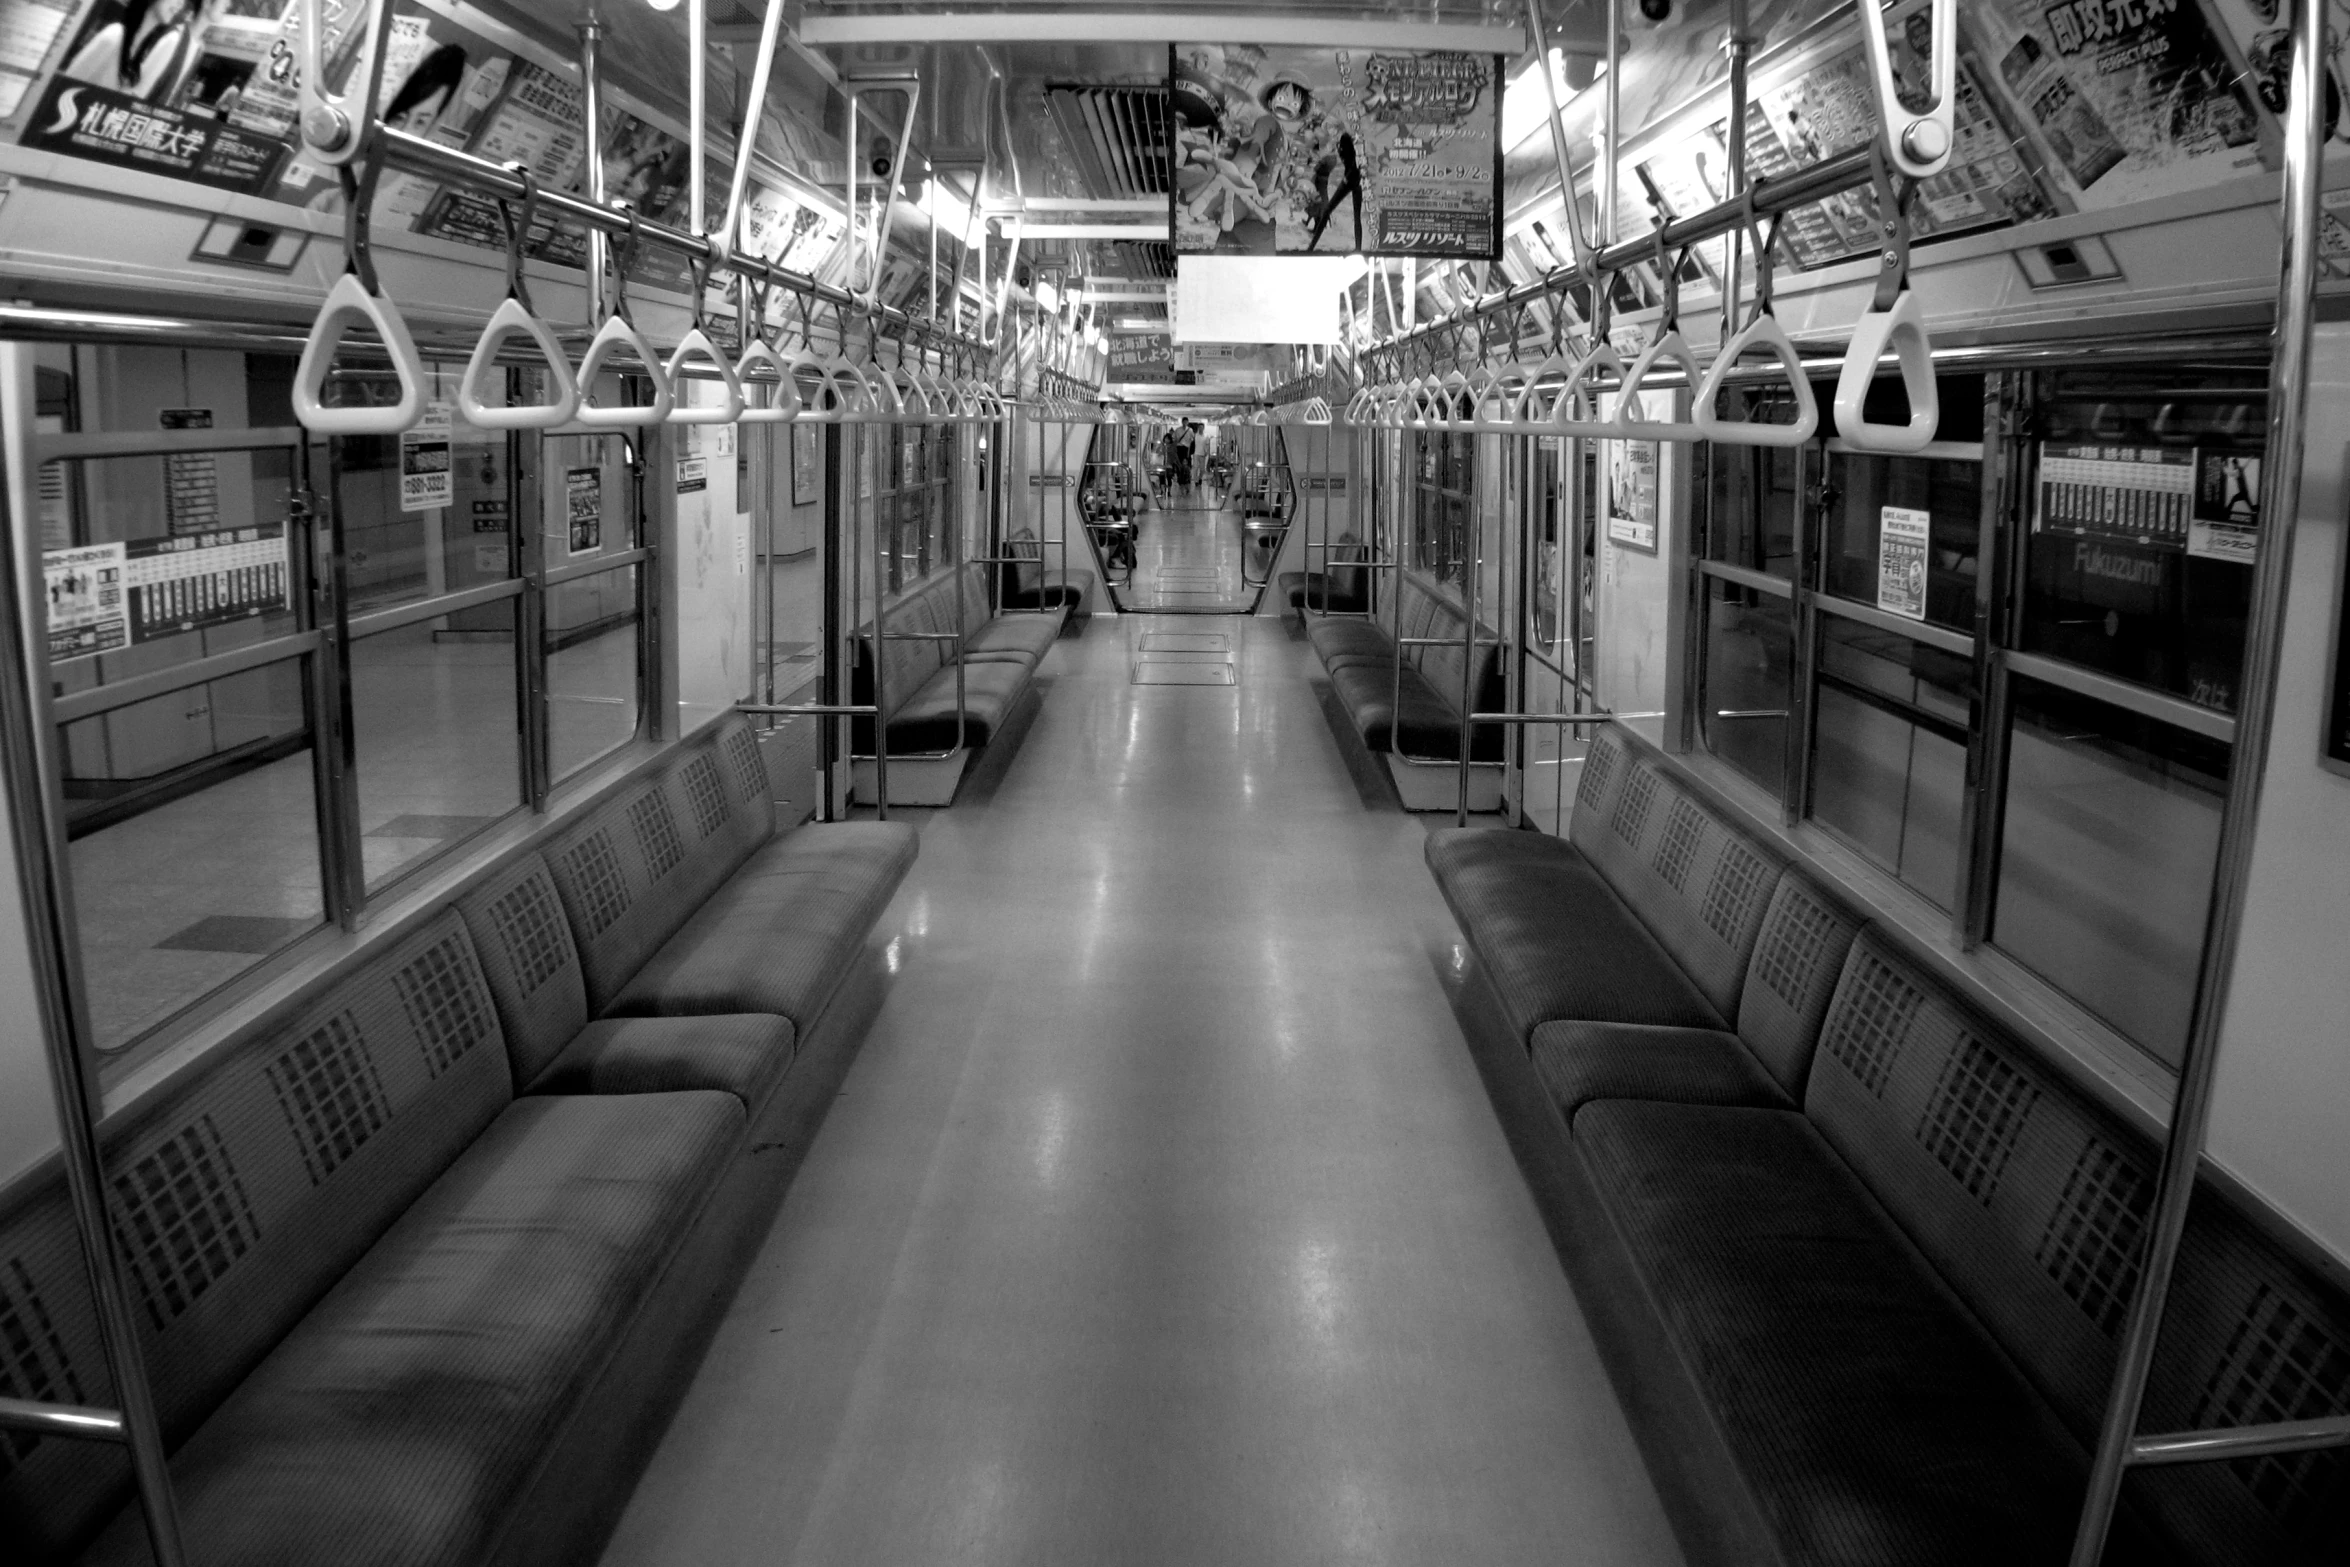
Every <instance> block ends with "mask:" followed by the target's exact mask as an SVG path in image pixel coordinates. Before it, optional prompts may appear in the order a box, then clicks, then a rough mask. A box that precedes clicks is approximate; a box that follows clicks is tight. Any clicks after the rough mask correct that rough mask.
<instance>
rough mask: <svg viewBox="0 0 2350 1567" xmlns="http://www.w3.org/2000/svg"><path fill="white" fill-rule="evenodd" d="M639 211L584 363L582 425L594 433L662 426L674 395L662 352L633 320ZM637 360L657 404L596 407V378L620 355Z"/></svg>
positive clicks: (632, 212) (631, 215)
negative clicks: (631, 283)
mask: <svg viewBox="0 0 2350 1567" xmlns="http://www.w3.org/2000/svg"><path fill="white" fill-rule="evenodd" d="M638 222H639V218H638V215H637V210H636V208H635V207H633V206H631V207H629V209H628V239H627V241H626V242H625V243H624V244H623V245H622V246H621V249H620V253H619V255H618V257H617V258H616V259H615V260H614V262H613V265H612V313H611V314H610V315H608V316H606V317H605V318H604V323H603V325H601V326H599V327H597V328H596V335H595V336H594V337H593V338H591V339H589V341H588V348H587V352H586V353H584V354H582V355H581V356H580V359H579V412H578V415H577V422H578V423H580V424H583V425H585V426H587V427H588V428H589V429H591V430H629V429H636V428H639V427H641V426H644V425H648V424H660V423H662V422H664V421H665V420H667V419H668V417H669V410H670V408H671V407H672V406H673V404H674V401H675V395H674V394H673V393H672V392H671V390H670V386H669V376H668V374H667V373H666V372H665V371H664V370H663V369H662V367H661V354H660V351H659V350H658V349H656V348H654V347H653V345H652V343H651V341H650V340H649V339H647V338H646V336H645V335H644V333H642V332H639V331H638V330H637V329H636V323H635V322H634V321H632V320H630V319H629V314H628V269H629V266H630V264H631V263H632V262H633V261H634V260H635V258H636V241H637V224H638ZM624 348H625V349H627V350H628V351H629V352H630V353H632V354H634V355H635V356H636V359H637V363H638V364H639V365H641V366H642V367H643V374H644V377H645V379H646V380H648V381H650V382H651V383H652V385H653V400H652V401H651V402H649V403H623V404H619V405H618V406H615V407H611V408H605V407H601V406H599V405H598V404H597V402H596V400H595V397H596V377H597V376H598V375H600V374H602V373H603V369H604V366H605V364H606V362H607V361H609V360H610V359H611V358H612V356H613V355H614V354H616V353H618V352H619V351H620V350H621V349H624Z"/></svg>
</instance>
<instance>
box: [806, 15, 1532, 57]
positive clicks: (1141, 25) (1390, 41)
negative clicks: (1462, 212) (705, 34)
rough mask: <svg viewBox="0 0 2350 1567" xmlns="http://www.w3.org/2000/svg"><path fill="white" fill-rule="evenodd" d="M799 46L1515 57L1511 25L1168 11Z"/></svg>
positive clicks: (908, 26)
mask: <svg viewBox="0 0 2350 1567" xmlns="http://www.w3.org/2000/svg"><path fill="white" fill-rule="evenodd" d="M799 36H800V40H801V42H803V43H805V44H807V45H808V46H809V47H810V48H814V49H830V48H852V47H856V46H858V45H863V44H964V43H971V44H998V43H1001V44H1023V43H1054V44H1072V43H1105V44H1117V43H1124V44H1167V43H1175V44H1305V45H1310V46H1311V45H1319V46H1326V47H1335V48H1344V49H1455V50H1462V51H1466V52H1468V53H1471V54H1507V55H1517V54H1520V53H1522V52H1523V51H1524V50H1525V47H1526V33H1525V29H1524V28H1522V27H1518V26H1514V25H1513V26H1499V27H1490V26H1477V25H1473V24H1467V23H1445V22H1389V21H1375V20H1371V19H1369V18H1364V19H1360V20H1357V19H1352V18H1341V17H1334V16H1331V15H1330V14H1328V13H1327V12H1325V13H1322V14H1320V15H1313V14H1303V15H1301V14H1283V13H1280V12H1274V13H1271V14H1259V15H1237V16H1236V15H1233V14H1232V13H1230V12H1221V11H1219V12H1210V13H1206V14H1201V15H1192V16H1186V15H1184V14H1182V13H1180V12H1173V11H963V12H956V11H914V12H895V13H889V14H883V15H870V16H841V15H827V16H811V17H809V18H808V19H807V20H806V21H804V22H802V23H801V24H800V34H799Z"/></svg>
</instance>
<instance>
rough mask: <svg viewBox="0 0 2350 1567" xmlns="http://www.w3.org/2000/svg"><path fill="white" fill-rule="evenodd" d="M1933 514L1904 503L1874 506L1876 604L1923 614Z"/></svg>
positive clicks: (1898, 611)
mask: <svg viewBox="0 0 2350 1567" xmlns="http://www.w3.org/2000/svg"><path fill="white" fill-rule="evenodd" d="M1933 522H1934V514H1933V513H1932V512H1925V511H1913V510H1911V509H1910V508H1908V507H1906V506H1882V507H1879V508H1878V509H1877V523H1878V528H1877V608H1879V609H1881V610H1883V611H1885V612H1886V613H1887V614H1889V615H1900V616H1902V617H1904V618H1906V619H1909V620H1923V619H1925V618H1926V536H1927V533H1928V530H1929V529H1931V527H1932V526H1933Z"/></svg>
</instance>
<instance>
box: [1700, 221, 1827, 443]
mask: <svg viewBox="0 0 2350 1567" xmlns="http://www.w3.org/2000/svg"><path fill="white" fill-rule="evenodd" d="M1779 221H1780V220H1779V218H1778V217H1777V216H1773V217H1772V219H1771V221H1770V226H1769V227H1768V228H1767V229H1766V228H1758V227H1757V226H1756V224H1755V218H1754V193H1753V192H1752V191H1748V192H1747V195H1746V229H1747V233H1748V234H1750V235H1751V236H1752V237H1753V240H1754V316H1753V319H1751V320H1750V321H1748V322H1747V323H1746V325H1745V326H1744V327H1743V328H1741V329H1740V330H1739V331H1738V332H1737V333H1735V334H1734V335H1733V336H1732V337H1731V338H1730V340H1729V341H1728V342H1726V343H1724V344H1723V345H1722V351H1721V353H1720V354H1719V355H1718V356H1716V358H1715V359H1714V363H1713V368H1712V369H1710V370H1708V371H1706V373H1705V380H1704V381H1702V382H1701V383H1699V385H1698V388H1697V395H1696V398H1695V400H1694V402H1693V404H1692V406H1691V408H1690V422H1691V423H1692V424H1694V425H1696V426H1697V428H1698V431H1699V432H1700V433H1701V434H1703V435H1704V436H1705V438H1706V439H1707V440H1709V441H1724V442H1727V443H1729V444H1731V445H1734V446H1801V445H1802V444H1803V443H1804V442H1806V441H1808V440H1810V439H1811V438H1812V436H1813V435H1815V434H1816V433H1818V431H1819V428H1820V404H1819V399H1818V398H1816V397H1815V396H1813V395H1812V389H1811V377H1809V376H1807V375H1805V374H1804V373H1803V356H1802V355H1801V354H1799V353H1797V352H1796V349H1795V344H1794V343H1793V341H1791V340H1790V339H1789V338H1788V336H1787V331H1786V329H1785V328H1784V327H1782V326H1780V325H1779V318H1778V317H1777V316H1776V315H1774V314H1772V312H1771V267H1772V247H1774V246H1776V245H1777V244H1778V242H1779ZM1757 349H1760V350H1762V351H1764V352H1767V353H1769V354H1770V355H1772V356H1773V357H1774V358H1775V359H1777V361H1778V363H1779V369H1780V371H1781V373H1782V374H1783V375H1784V376H1785V377H1786V380H1787V386H1788V389H1789V390H1790V391H1792V392H1793V393H1794V394H1795V418H1794V421H1793V422H1792V423H1788V424H1775V423H1768V422H1765V421H1762V420H1757V419H1724V418H1722V417H1721V416H1720V415H1719V414H1717V413H1716V412H1715V408H1716V406H1717V405H1718V404H1719V402H1720V400H1721V393H1722V387H1723V384H1724V383H1725V382H1726V381H1727V380H1728V378H1729V375H1730V372H1731V371H1732V370H1734V369H1736V368H1737V365H1738V361H1739V359H1740V358H1741V357H1742V356H1744V355H1746V354H1749V353H1753V352H1754V351H1756V350H1757Z"/></svg>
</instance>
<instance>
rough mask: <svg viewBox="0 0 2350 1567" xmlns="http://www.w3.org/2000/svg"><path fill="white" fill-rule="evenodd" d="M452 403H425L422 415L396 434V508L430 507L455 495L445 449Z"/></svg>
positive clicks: (452, 477)
mask: <svg viewBox="0 0 2350 1567" xmlns="http://www.w3.org/2000/svg"><path fill="white" fill-rule="evenodd" d="M454 423H455V420H454V418H453V408H452V405H450V404H448V403H426V404H425V405H424V417H423V418H422V419H420V420H418V421H417V423H416V427H415V428H414V429H412V430H409V431H406V432H405V433H403V434H402V435H401V437H400V510H402V511H431V510H433V509H434V508H435V507H440V506H446V505H448V504H449V503H450V502H451V501H453V500H455V499H456V498H457V476H456V473H455V471H454V469H453V467H452V464H451V457H450V452H449V444H450V443H449V436H450V431H451V428H452V426H453V424H454Z"/></svg>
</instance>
